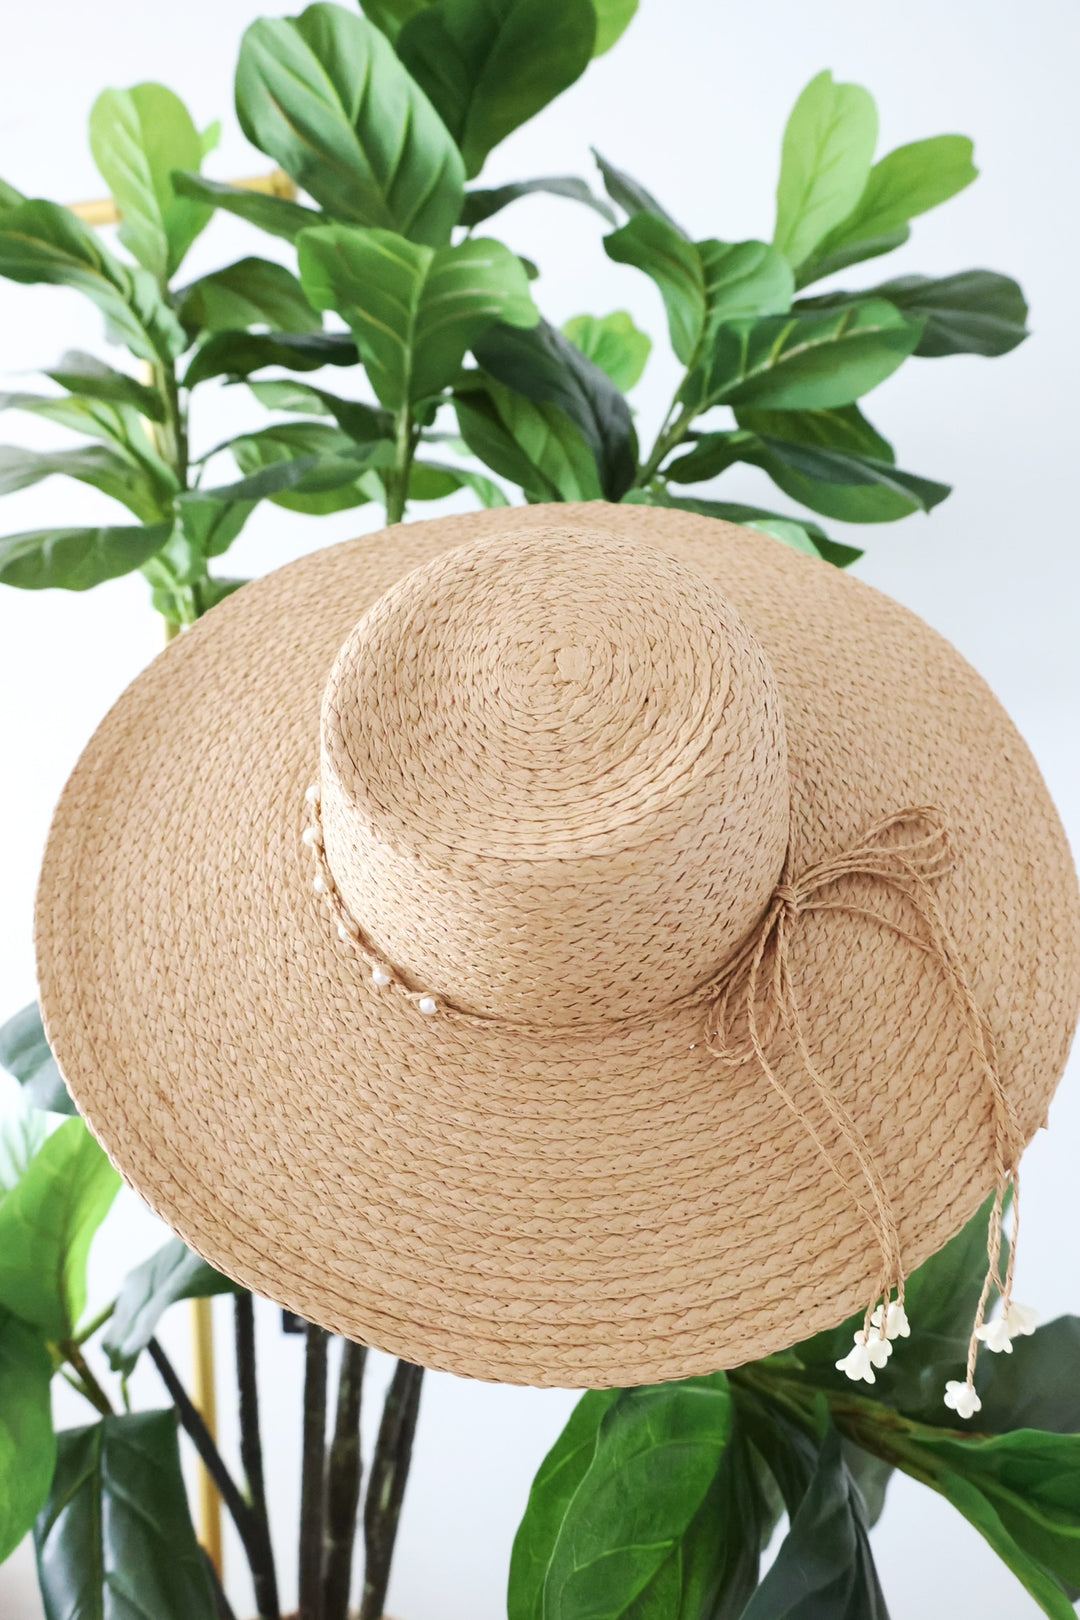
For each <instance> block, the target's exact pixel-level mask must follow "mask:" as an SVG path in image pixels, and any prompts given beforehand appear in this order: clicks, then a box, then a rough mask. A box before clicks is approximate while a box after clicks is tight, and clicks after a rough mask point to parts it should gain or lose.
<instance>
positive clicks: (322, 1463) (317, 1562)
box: [299, 1323, 328, 1620]
mask: <svg viewBox="0 0 1080 1620" xmlns="http://www.w3.org/2000/svg"><path fill="white" fill-rule="evenodd" d="M327 1337H328V1335H327V1333H326V1330H325V1329H324V1328H320V1327H315V1326H313V1325H312V1324H311V1323H309V1324H308V1328H307V1350H306V1354H305V1357H304V1440H303V1458H302V1463H301V1475H300V1560H299V1563H300V1580H299V1584H300V1606H299V1620H322V1592H323V1587H322V1561H323V1526H324V1522H325V1515H326V1342H327Z"/></svg>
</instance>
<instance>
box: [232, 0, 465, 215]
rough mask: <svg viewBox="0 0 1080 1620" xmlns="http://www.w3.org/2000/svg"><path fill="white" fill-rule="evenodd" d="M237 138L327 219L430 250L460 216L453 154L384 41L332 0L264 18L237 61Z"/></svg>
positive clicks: (459, 180) (458, 171)
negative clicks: (395, 234)
mask: <svg viewBox="0 0 1080 1620" xmlns="http://www.w3.org/2000/svg"><path fill="white" fill-rule="evenodd" d="M236 110H237V113H238V115H239V118H240V123H241V125H242V126H243V130H244V134H245V135H246V136H247V137H248V139H249V140H250V141H252V142H253V143H254V144H255V145H256V146H257V147H259V149H260V150H261V151H263V152H266V153H268V155H269V156H270V157H272V158H273V159H274V160H275V162H277V163H280V164H281V167H282V168H283V169H285V170H286V172H287V173H288V174H291V175H292V177H293V179H294V180H295V181H296V183H297V185H299V186H302V187H303V189H304V190H305V191H307V192H309V193H310V194H311V196H312V197H314V198H315V200H316V202H318V203H320V204H321V205H322V207H323V208H325V209H326V211H327V212H328V213H329V214H332V215H333V216H334V217H335V218H336V219H341V220H349V221H353V222H354V223H356V224H358V225H371V226H376V227H377V228H379V229H380V230H391V231H400V232H401V233H402V235H403V236H407V237H408V238H409V239H410V241H413V242H423V243H426V244H428V245H429V246H432V247H437V246H439V245H440V244H441V243H444V242H447V241H449V238H450V232H451V230H452V228H453V227H454V225H455V224H456V223H457V220H458V216H459V215H460V213H461V199H462V194H463V179H464V176H463V170H462V162H461V157H460V154H459V153H458V150H457V148H456V146H455V145H454V143H453V141H452V140H451V138H450V135H449V133H448V131H447V130H446V128H445V126H444V124H443V123H442V121H441V120H440V118H439V116H438V114H437V113H436V112H435V110H434V109H433V107H432V105H431V103H430V101H429V100H428V98H427V96H426V95H425V94H424V92H423V90H422V89H421V88H420V87H419V85H418V84H416V83H415V82H414V81H413V80H412V79H411V78H410V77H409V75H408V73H407V72H406V71H405V69H404V67H403V66H402V64H401V63H400V62H399V61H398V59H397V57H396V56H395V54H394V51H393V49H392V47H391V46H390V45H389V44H388V42H387V40H386V39H385V38H384V37H383V35H382V34H381V33H380V32H379V30H378V29H377V28H375V27H374V26H373V25H372V24H371V23H369V22H368V21H367V20H366V19H365V18H363V17H358V16H356V15H354V14H353V13H352V12H350V11H346V10H345V9H344V8H343V7H341V6H335V5H329V4H325V3H322V0H320V3H319V4H316V5H313V6H308V8H307V10H306V11H304V12H302V13H301V15H300V16H299V17H278V18H269V17H262V18H260V19H259V20H258V21H257V22H254V23H252V25H251V27H250V28H249V29H248V30H247V32H246V33H245V35H244V38H243V42H242V44H241V46H240V59H239V62H238V64H237V69H236Z"/></svg>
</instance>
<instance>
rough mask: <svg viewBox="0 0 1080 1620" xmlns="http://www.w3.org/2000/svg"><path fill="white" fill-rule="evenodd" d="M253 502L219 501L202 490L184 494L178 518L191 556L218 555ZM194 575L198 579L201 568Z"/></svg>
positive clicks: (233, 537)
mask: <svg viewBox="0 0 1080 1620" xmlns="http://www.w3.org/2000/svg"><path fill="white" fill-rule="evenodd" d="M256 504H257V503H256V502H255V501H234V500H225V501H222V500H218V499H217V498H216V497H215V496H212V495H209V494H203V492H202V491H201V490H191V491H190V492H189V493H188V494H186V495H183V496H182V497H181V499H180V500H179V501H178V503H177V517H178V519H179V523H180V530H181V533H182V535H183V538H184V541H185V542H186V544H187V546H188V547H189V548H190V551H191V553H192V555H193V557H195V558H206V557H220V556H221V555H222V553H223V552H226V551H228V549H229V547H230V546H231V545H232V543H233V541H234V540H235V539H236V537H237V536H238V535H239V533H240V531H241V530H242V529H243V527H244V524H245V523H246V522H247V520H248V518H249V517H250V516H251V514H252V512H253V511H254V510H255V507H256ZM194 577H195V578H200V579H201V578H202V570H201V569H199V570H198V571H197V572H195V574H194ZM186 583H191V581H186Z"/></svg>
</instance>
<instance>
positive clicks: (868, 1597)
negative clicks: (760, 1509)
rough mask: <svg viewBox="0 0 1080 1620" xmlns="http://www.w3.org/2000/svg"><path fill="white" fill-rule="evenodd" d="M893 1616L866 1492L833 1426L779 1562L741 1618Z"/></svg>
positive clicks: (877, 1619) (865, 1619)
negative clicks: (873, 1543)
mask: <svg viewBox="0 0 1080 1620" xmlns="http://www.w3.org/2000/svg"><path fill="white" fill-rule="evenodd" d="M826 1616H827V1617H828V1620H888V1612H887V1610H886V1607H885V1599H884V1596H883V1595H882V1591H881V1586H880V1583H879V1582H878V1577H877V1571H876V1570H875V1568H874V1560H873V1556H872V1555H871V1552H870V1542H869V1538H868V1535H867V1529H866V1520H865V1511H864V1504H863V1501H862V1497H861V1495H860V1493H859V1490H858V1487H857V1486H856V1484H855V1482H854V1480H853V1479H852V1477H851V1474H850V1473H849V1471H848V1468H847V1465H846V1463H845V1461H844V1456H843V1452H842V1450H841V1444H840V1436H839V1435H838V1434H837V1432H836V1431H835V1429H832V1430H830V1431H829V1433H828V1434H827V1435H826V1437H825V1442H824V1444H823V1445H822V1447H821V1452H820V1455H819V1458H818V1462H817V1467H816V1469H815V1471H814V1474H813V1477H812V1478H811V1480H810V1483H809V1486H808V1487H807V1489H806V1493H805V1495H804V1496H803V1498H802V1501H801V1502H800V1503H799V1506H798V1508H797V1509H796V1510H795V1512H794V1514H793V1516H792V1521H791V1529H790V1530H789V1531H788V1534H787V1535H786V1536H785V1538H784V1540H783V1542H782V1543H781V1546H780V1551H779V1552H778V1554H777V1556H776V1560H775V1562H774V1563H773V1564H772V1566H771V1567H770V1569H769V1570H768V1571H767V1572H766V1575H765V1577H764V1579H763V1580H762V1582H761V1585H760V1586H759V1587H758V1589H757V1591H756V1592H755V1593H754V1595H753V1597H752V1598H751V1599H750V1601H749V1603H748V1604H747V1605H746V1608H745V1609H744V1610H743V1611H742V1615H741V1620H825V1617H826Z"/></svg>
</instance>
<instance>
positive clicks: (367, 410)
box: [248, 377, 394, 444]
mask: <svg viewBox="0 0 1080 1620" xmlns="http://www.w3.org/2000/svg"><path fill="white" fill-rule="evenodd" d="M248 387H249V388H250V389H251V392H252V393H253V394H254V395H255V398H256V399H257V400H258V401H259V403H260V405H265V406H266V408H267V409H268V410H271V411H306V412H307V413H308V415H310V416H332V417H333V418H334V420H335V421H336V423H337V425H338V427H339V428H341V430H342V432H344V433H347V434H348V435H349V437H350V439H355V440H356V442H357V444H370V443H372V442H373V441H374V440H375V439H392V438H393V436H394V418H393V417H392V416H391V414H390V412H389V411H382V410H377V409H376V408H375V407H374V406H372V405H365V404H364V403H363V401H361V400H358V399H343V398H342V397H341V395H340V394H331V393H328V392H327V390H326V389H325V388H313V387H312V386H311V384H310V383H303V382H297V381H296V380H295V379H294V378H292V377H282V378H277V377H275V378H272V379H270V380H269V381H267V382H253V383H248Z"/></svg>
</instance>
